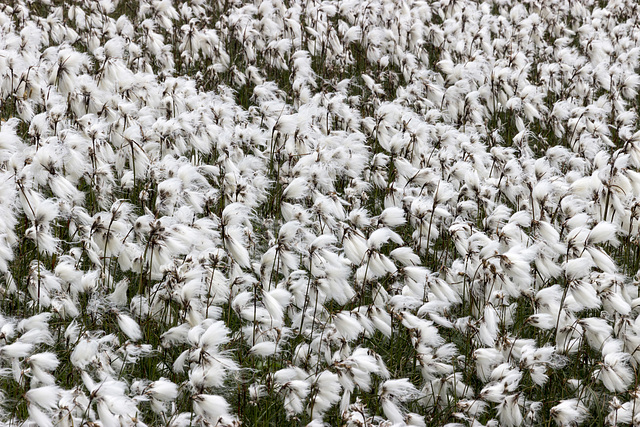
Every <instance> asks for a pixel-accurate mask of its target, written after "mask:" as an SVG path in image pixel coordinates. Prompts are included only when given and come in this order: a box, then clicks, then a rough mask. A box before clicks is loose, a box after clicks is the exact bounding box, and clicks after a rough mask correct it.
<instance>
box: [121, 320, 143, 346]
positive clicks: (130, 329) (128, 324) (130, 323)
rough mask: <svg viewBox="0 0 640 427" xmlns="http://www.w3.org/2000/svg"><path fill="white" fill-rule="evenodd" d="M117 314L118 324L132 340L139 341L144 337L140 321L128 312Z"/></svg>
mask: <svg viewBox="0 0 640 427" xmlns="http://www.w3.org/2000/svg"><path fill="white" fill-rule="evenodd" d="M116 316H117V318H118V326H119V327H120V329H121V330H122V332H123V333H124V334H125V335H126V336H127V337H129V339H130V340H132V341H138V340H140V339H141V338H142V330H141V329H140V325H138V322H136V321H135V320H133V319H132V318H131V317H130V316H127V315H126V314H122V313H118V314H117V315H116Z"/></svg>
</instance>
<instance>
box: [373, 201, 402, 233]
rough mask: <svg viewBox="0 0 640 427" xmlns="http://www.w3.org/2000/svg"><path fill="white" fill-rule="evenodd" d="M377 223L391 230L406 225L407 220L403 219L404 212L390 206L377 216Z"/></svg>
mask: <svg viewBox="0 0 640 427" xmlns="http://www.w3.org/2000/svg"><path fill="white" fill-rule="evenodd" d="M378 222H379V223H381V224H384V225H385V226H387V227H391V228H393V227H397V226H399V225H404V224H406V223H407V219H406V218H405V214H404V210H402V209H401V208H398V207H395V206H392V207H389V208H386V209H385V210H384V211H382V213H381V214H380V215H379V216H378Z"/></svg>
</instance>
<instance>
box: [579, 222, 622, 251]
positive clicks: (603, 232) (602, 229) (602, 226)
mask: <svg viewBox="0 0 640 427" xmlns="http://www.w3.org/2000/svg"><path fill="white" fill-rule="evenodd" d="M617 232H618V227H617V226H616V225H615V224H612V223H610V222H606V221H600V222H599V223H598V224H596V225H595V227H593V228H592V229H591V231H590V232H589V237H587V241H586V245H597V244H598V243H604V242H608V243H611V244H612V245H614V246H617V245H618V244H619V241H618V239H617V238H616V233H617Z"/></svg>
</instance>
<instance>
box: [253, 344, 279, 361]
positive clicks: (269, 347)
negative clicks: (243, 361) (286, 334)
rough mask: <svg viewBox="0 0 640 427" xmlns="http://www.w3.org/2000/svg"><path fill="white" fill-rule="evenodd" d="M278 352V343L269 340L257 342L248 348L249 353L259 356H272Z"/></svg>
mask: <svg viewBox="0 0 640 427" xmlns="http://www.w3.org/2000/svg"><path fill="white" fill-rule="evenodd" d="M278 352H279V349H278V343H275V342H271V341H264V342H261V343H258V344H256V345H254V346H253V347H251V349H249V354H251V355H254V356H259V357H267V356H274V355H277V354H278Z"/></svg>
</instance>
